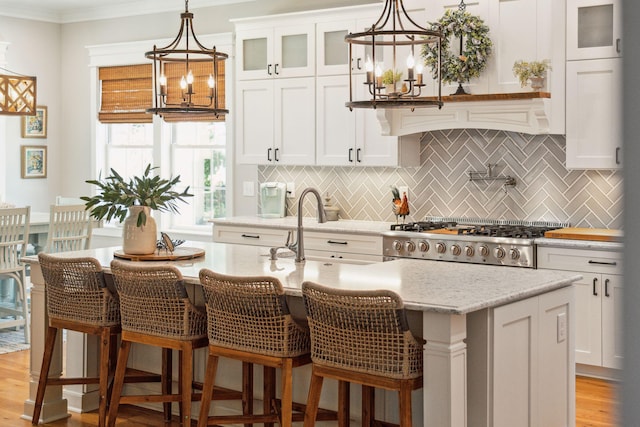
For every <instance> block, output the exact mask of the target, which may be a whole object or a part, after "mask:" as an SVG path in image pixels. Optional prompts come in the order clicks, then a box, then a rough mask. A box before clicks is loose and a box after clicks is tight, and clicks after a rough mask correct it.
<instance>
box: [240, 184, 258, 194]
mask: <svg viewBox="0 0 640 427" xmlns="http://www.w3.org/2000/svg"><path fill="white" fill-rule="evenodd" d="M254 194H255V187H254V185H253V181H244V182H243V183H242V195H243V196H246V197H253V196H254Z"/></svg>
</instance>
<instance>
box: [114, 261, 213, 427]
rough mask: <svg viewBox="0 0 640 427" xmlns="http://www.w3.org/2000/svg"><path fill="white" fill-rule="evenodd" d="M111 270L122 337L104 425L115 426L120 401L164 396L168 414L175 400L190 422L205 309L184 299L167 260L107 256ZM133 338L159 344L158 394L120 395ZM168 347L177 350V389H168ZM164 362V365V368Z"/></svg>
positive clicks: (204, 335) (204, 339)
mask: <svg viewBox="0 0 640 427" xmlns="http://www.w3.org/2000/svg"><path fill="white" fill-rule="evenodd" d="M111 273H112V274H113V279H114V283H115V285H116V289H117V290H118V295H119V297H120V316H121V322H122V340H121V344H120V350H119V352H118V364H117V367H116V375H115V379H114V384H113V393H112V395H111V405H110V407H109V424H108V425H109V426H110V427H111V426H114V425H115V422H116V417H117V414H118V407H119V405H120V404H121V403H141V402H147V403H148V402H163V403H165V405H164V409H165V419H167V421H168V420H170V417H171V413H170V405H171V402H179V403H180V419H181V422H182V423H183V425H190V423H191V401H192V400H195V399H197V398H198V397H199V396H196V395H194V393H193V388H194V383H193V350H194V349H197V348H201V347H206V345H207V329H206V321H207V318H206V313H205V312H204V309H201V308H199V307H196V306H194V305H193V303H191V301H189V298H188V295H187V291H186V289H185V287H184V282H183V280H182V275H181V274H180V271H178V269H177V268H175V267H173V266H170V265H149V266H146V265H145V266H141V265H139V264H138V263H125V262H122V261H118V260H114V261H112V262H111ZM132 343H140V344H147V345H151V346H156V347H160V348H162V349H163V362H162V364H163V381H162V390H161V394H148V395H122V389H123V385H124V384H123V380H124V372H125V369H126V366H127V361H128V358H129V351H130V349H131V344H132ZM171 350H178V351H179V365H180V368H179V379H178V393H177V394H174V393H172V390H171V388H172V387H171ZM165 368H166V369H165Z"/></svg>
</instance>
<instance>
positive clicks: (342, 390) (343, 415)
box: [338, 380, 351, 427]
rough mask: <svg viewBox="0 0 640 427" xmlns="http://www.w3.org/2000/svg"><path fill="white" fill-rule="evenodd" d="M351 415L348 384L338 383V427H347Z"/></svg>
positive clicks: (344, 382) (345, 382)
mask: <svg viewBox="0 0 640 427" xmlns="http://www.w3.org/2000/svg"><path fill="white" fill-rule="evenodd" d="M350 413H351V395H350V384H349V382H348V381H342V380H340V381H338V427H348V426H349V422H350V421H351V420H350V418H351V417H350Z"/></svg>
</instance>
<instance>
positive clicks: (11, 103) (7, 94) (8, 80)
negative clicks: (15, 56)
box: [0, 67, 36, 116]
mask: <svg viewBox="0 0 640 427" xmlns="http://www.w3.org/2000/svg"><path fill="white" fill-rule="evenodd" d="M0 70H2V71H3V72H5V73H7V74H0V115H5V116H34V115H35V114H36V78H35V77H30V76H24V75H22V74H18V73H14V72H13V71H9V70H7V69H5V68H2V67H0Z"/></svg>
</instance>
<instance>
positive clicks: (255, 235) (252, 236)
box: [242, 234, 260, 239]
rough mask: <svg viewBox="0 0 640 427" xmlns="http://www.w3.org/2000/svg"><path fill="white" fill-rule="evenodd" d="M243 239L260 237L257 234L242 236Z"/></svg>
mask: <svg viewBox="0 0 640 427" xmlns="http://www.w3.org/2000/svg"><path fill="white" fill-rule="evenodd" d="M242 237H246V238H247V239H259V238H260V236H259V235H257V234H242Z"/></svg>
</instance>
